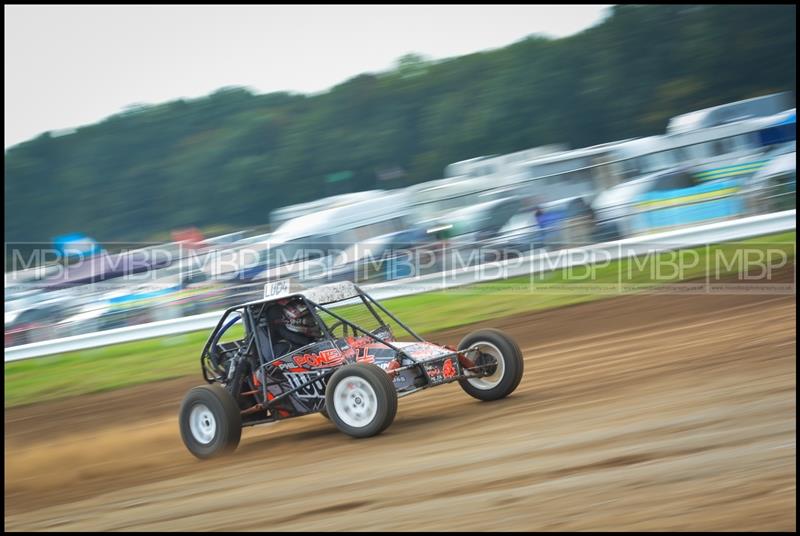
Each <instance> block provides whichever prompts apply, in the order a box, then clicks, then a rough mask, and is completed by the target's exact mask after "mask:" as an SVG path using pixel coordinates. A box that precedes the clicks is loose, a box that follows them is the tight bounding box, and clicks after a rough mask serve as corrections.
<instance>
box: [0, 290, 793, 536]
mask: <svg viewBox="0 0 800 536" xmlns="http://www.w3.org/2000/svg"><path fill="white" fill-rule="evenodd" d="M795 319H796V299H795V296H794V295H790V296H774V295H773V296H754V295H747V296H733V295H727V296H717V295H707V296H704V295H692V296H674V295H673V296H638V297H624V298H616V299H610V300H605V301H600V302H594V303H589V304H585V305H580V306H573V307H565V308H562V309H558V310H553V311H549V312H543V313H537V314H531V315H527V316H524V317H518V318H515V319H513V320H510V319H503V320H498V321H495V322H489V323H487V325H490V326H493V327H499V328H502V329H505V330H507V331H508V332H509V333H511V335H512V336H514V337H515V338H516V339H517V341H518V342H519V344H520V347H521V348H522V349H523V353H524V355H525V367H526V369H525V376H524V377H523V380H522V383H521V384H520V386H519V388H518V389H517V391H516V392H515V393H514V394H513V395H512V396H510V397H509V398H507V399H505V400H501V401H497V402H492V403H482V402H478V401H476V400H474V399H472V398H470V397H469V396H468V395H466V393H464V392H463V391H462V390H461V389H460V388H459V387H458V385H457V384H451V385H449V386H444V387H441V388H437V389H432V390H429V391H426V392H423V393H420V394H418V395H415V396H411V397H408V398H404V399H401V400H400V407H399V411H398V414H397V419H396V420H395V422H394V424H393V425H392V426H391V427H390V428H389V429H388V430H387V431H386V432H384V433H383V434H382V435H380V436H378V437H375V438H371V439H367V440H355V439H351V438H349V437H347V436H345V435H343V434H341V433H339V432H338V431H337V430H336V429H335V428H334V426H333V425H331V424H330V423H329V422H328V421H326V420H325V419H324V418H322V417H321V416H319V415H312V416H308V417H304V418H300V419H296V420H293V421H286V422H282V423H278V424H274V425H267V426H261V427H256V428H248V429H245V431H244V433H243V435H242V443H241V445H240V447H239V450H238V451H237V452H236V453H235V454H234V455H233V456H231V457H228V458H225V459H220V460H214V461H210V462H200V461H197V460H195V459H194V458H193V457H192V456H191V455H190V454H189V453H188V452H187V451H186V450H185V448H184V447H183V444H182V443H181V440H180V436H179V434H178V427H177V410H178V406H179V404H180V400H181V398H182V397H183V395H184V393H185V391H186V390H187V389H188V388H190V387H192V386H194V385H196V384H199V383H200V381H198V380H199V375H198V377H197V378H187V379H181V380H173V381H166V382H160V383H157V384H151V385H148V386H143V387H136V388H130V389H126V390H122V391H116V392H112V393H105V394H99V395H91V396H83V397H79V398H74V399H70V400H65V401H63V402H55V403H47V404H40V405H35V406H29V407H24V408H19V409H12V410H10V411H6V413H5V427H6V432H5V448H6V454H5V470H6V477H5V508H6V512H5V528H6V530H259V531H263V530H268V531H275V530H421V529H427V530H487V531H488V530H560V531H564V530H614V529H619V530H787V531H788V530H791V531H793V530H796V520H795V519H796V509H795V498H796V486H795V482H796V468H795V461H796V443H795V437H796V426H795V418H796V350H795V349H796V332H795V327H794V323H795ZM469 329H470V328H462V329H458V330H452V331H449V332H445V333H441V334H438V335H437V336H435V337H432V340H435V341H438V342H442V343H453V344H454V343H457V342H458V340H459V339H460V338H461V336H463V335H464V334H465V333H466V332H467V331H469Z"/></svg>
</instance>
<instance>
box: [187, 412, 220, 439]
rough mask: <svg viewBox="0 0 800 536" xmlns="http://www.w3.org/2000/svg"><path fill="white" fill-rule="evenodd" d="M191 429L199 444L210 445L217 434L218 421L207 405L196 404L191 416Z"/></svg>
mask: <svg viewBox="0 0 800 536" xmlns="http://www.w3.org/2000/svg"><path fill="white" fill-rule="evenodd" d="M189 428H190V429H191V431H192V437H194V438H195V440H196V441H197V442H198V443H202V444H203V445H208V444H209V443H211V441H212V440H213V439H214V435H215V434H216V433H217V419H215V418H214V414H213V413H211V410H210V409H208V406H206V405H205V404H195V406H194V407H193V408H192V412H191V413H190V414H189Z"/></svg>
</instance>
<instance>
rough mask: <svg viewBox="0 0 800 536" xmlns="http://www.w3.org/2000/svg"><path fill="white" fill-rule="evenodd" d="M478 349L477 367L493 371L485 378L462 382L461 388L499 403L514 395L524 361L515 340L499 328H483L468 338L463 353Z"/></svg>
mask: <svg viewBox="0 0 800 536" xmlns="http://www.w3.org/2000/svg"><path fill="white" fill-rule="evenodd" d="M473 346H477V347H478V349H479V350H480V352H481V354H480V355H479V356H478V357H477V358H474V359H473V361H474V362H475V364H476V365H488V366H487V368H485V369H484V370H485V371H487V372H490V373H491V374H490V375H489V376H486V377H483V378H465V379H461V380H458V383H459V384H460V385H461V388H462V389H464V391H466V392H467V393H468V394H469V395H471V396H474V397H475V398H477V399H478V400H486V401H489V400H498V399H500V398H505V397H507V396H508V395H510V394H511V393H512V392H514V389H516V388H517V386H518V385H519V382H520V380H522V372H523V369H524V361H523V358H522V352H521V351H520V349H519V346H517V343H516V342H514V339H512V338H511V337H509V336H508V335H506V334H505V333H503V332H502V331H500V330H498V329H481V330H478V331H474V332H472V333H470V334H469V335H467V336H466V337H464V338H463V339H462V340H461V342H460V343H459V345H458V349H459V350H466V349H467V348H470V347H473Z"/></svg>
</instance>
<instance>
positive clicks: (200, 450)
mask: <svg viewBox="0 0 800 536" xmlns="http://www.w3.org/2000/svg"><path fill="white" fill-rule="evenodd" d="M178 421H179V424H180V429H181V438H182V439H183V444H184V445H186V448H187V449H189V452H191V453H192V454H194V455H195V456H196V457H198V458H200V459H207V458H213V457H215V456H221V455H223V454H227V453H229V452H233V451H234V450H236V447H237V446H239V440H240V439H241V436H242V416H241V413H240V410H239V406H238V405H237V404H236V401H235V400H234V399H233V397H232V396H231V394H230V393H229V392H228V391H226V390H225V389H224V388H223V387H221V386H219V385H217V384H211V385H201V386H200V387H195V388H194V389H192V390H191V391H189V392H188V393H187V394H186V397H185V398H184V399H183V403H182V404H181V410H180V414H179V417H178Z"/></svg>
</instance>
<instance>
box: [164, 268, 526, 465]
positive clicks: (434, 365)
mask: <svg viewBox="0 0 800 536" xmlns="http://www.w3.org/2000/svg"><path fill="white" fill-rule="evenodd" d="M381 315H383V316H381ZM239 322H241V324H242V325H241V326H235V324H238V323H239ZM287 328H291V329H287ZM229 330H232V331H229ZM396 331H405V332H407V333H408V335H409V336H410V337H411V338H413V339H415V340H414V341H412V342H399V341H398V340H397V339H396V338H395V334H394V333H395V332H396ZM226 335H227V336H226ZM223 339H225V340H223ZM228 339H230V340H228ZM200 362H201V368H202V372H203V377H204V379H205V381H206V382H207V383H208V385H202V386H200V387H195V388H194V389H192V390H190V391H189V393H188V394H187V395H186V397H185V398H184V400H183V403H182V404H181V408H180V415H179V423H180V432H181V437H182V438H183V442H184V444H185V445H186V447H187V448H188V449H189V451H190V452H191V453H192V454H194V455H195V456H196V457H198V458H203V459H204V458H211V457H214V456H218V455H221V454H225V453H228V452H231V451H233V450H235V449H236V447H237V446H238V444H239V440H240V438H241V433H242V428H243V427H245V426H253V425H256V424H263V423H270V422H274V421H278V420H282V419H288V418H293V417H299V416H302V415H308V414H311V413H322V414H323V415H324V416H325V417H326V418H329V419H330V420H331V421H332V422H333V424H334V425H336V427H337V428H338V429H339V430H340V431H342V432H344V433H345V434H348V435H350V436H353V437H357V438H362V437H370V436H374V435H377V434H379V433H381V432H382V431H384V430H385V429H386V428H387V427H388V426H389V425H390V424H391V423H392V421H393V420H394V417H395V414H396V412H397V399H398V398H400V397H403V396H406V395H409V394H412V393H416V392H418V391H421V390H423V389H427V388H429V387H434V386H438V385H442V384H445V383H450V382H454V381H457V382H458V383H459V384H460V385H461V387H462V388H463V389H464V391H466V392H467V393H468V394H470V395H472V396H473V397H475V398H477V399H480V400H486V401H489V400H497V399H500V398H503V397H506V396H508V395H509V394H511V392H512V391H514V389H516V387H517V385H519V382H520V380H521V379H522V372H523V359H522V353H521V352H520V349H519V347H518V346H517V344H516V343H515V342H514V341H513V340H512V339H511V338H510V337H509V336H508V335H506V334H504V333H503V332H501V331H499V330H495V329H481V330H478V331H474V332H472V333H470V334H469V335H467V336H466V337H464V339H462V340H461V342H460V344H459V346H458V348H453V347H449V346H440V345H437V344H433V343H430V342H427V341H425V340H423V339H422V337H420V336H418V335H417V334H416V333H414V331H412V330H411V328H409V327H408V326H406V325H405V324H403V323H402V322H401V321H400V320H398V319H397V318H396V317H395V316H394V315H393V314H392V313H390V312H389V311H388V310H387V309H386V308H385V307H383V306H382V305H381V304H380V303H378V302H377V301H376V300H374V299H373V298H371V297H370V296H369V295H367V293H365V292H364V291H363V290H361V289H360V288H359V287H358V286H357V285H355V284H353V283H350V282H341V283H332V284H328V285H322V286H319V287H316V288H312V289H308V290H302V289H299V288H296V287H294V282H290V281H289V280H282V281H275V282H272V283H267V284H266V285H265V288H264V298H263V299H261V300H258V301H253V302H249V303H244V304H242V305H238V306H235V307H231V308H229V309H227V310H226V311H225V312H224V313H223V315H222V317H221V318H220V320H219V322H218V324H217V326H216V328H215V329H214V331H213V332H212V333H211V336H210V337H209V339H208V341H207V342H206V345H205V347H204V348H203V352H202V355H201V358H200Z"/></svg>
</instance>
